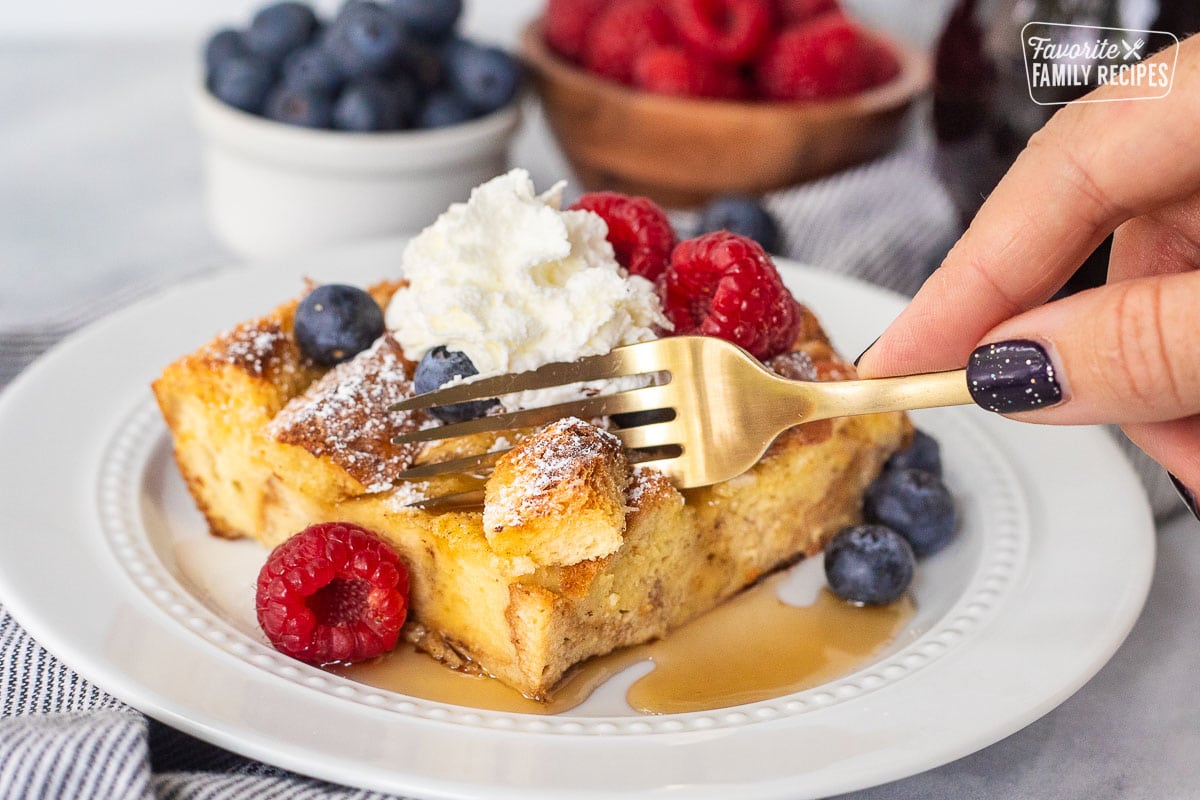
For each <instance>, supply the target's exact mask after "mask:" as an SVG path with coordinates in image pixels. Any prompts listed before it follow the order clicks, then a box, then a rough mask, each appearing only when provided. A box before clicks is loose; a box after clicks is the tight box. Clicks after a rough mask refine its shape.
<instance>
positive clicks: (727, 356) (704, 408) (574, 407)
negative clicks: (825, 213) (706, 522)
mask: <svg viewBox="0 0 1200 800" xmlns="http://www.w3.org/2000/svg"><path fill="white" fill-rule="evenodd" d="M632 376H644V377H643V380H644V381H645V380H651V381H653V385H649V386H642V387H640V388H634V389H628V390H625V391H619V392H615V393H612V394H604V395H598V396H595V397H586V398H583V399H580V400H574V401H571V402H567V403H558V404H555V405H550V406H543V407H539V408H529V409H523V410H520V411H515V412H511V413H504V414H496V415H492V416H485V417H480V418H478V419H473V420H469V421H467V422H458V423H453V424H449V425H441V426H437V427H432V428H427V429H424V430H417V431H413V432H411V433H407V434H404V435H402V436H398V437H396V438H395V439H394V440H393V442H395V443H397V444H402V443H407V442H422V441H435V440H440V439H448V438H451V437H457V436H466V435H468V434H474V433H482V432H485V431H503V430H508V429H514V428H528V427H532V426H536V425H542V424H545V423H549V422H554V421H555V420H558V419H562V418H563V417H579V418H582V419H591V418H595V417H602V416H608V415H612V414H626V413H631V412H637V411H655V410H662V409H671V410H672V411H673V412H674V417H673V418H672V419H669V420H667V421H659V422H652V423H650V424H645V425H638V426H635V427H628V428H618V429H616V430H614V431H613V433H614V434H615V435H616V436H618V437H619V438H620V439H621V441H622V442H623V443H624V445H625V447H626V449H627V450H629V451H631V453H630V455H631V460H632V461H636V462H639V463H642V464H644V465H645V466H649V467H653V468H655V469H658V470H660V471H662V472H663V473H665V474H666V475H667V477H668V478H670V479H671V481H672V482H673V483H674V484H675V486H677V487H678V488H680V489H687V488H692V487H697V486H708V485H710V484H713V483H719V482H720V481H725V480H729V479H730V478H734V477H736V476H738V475H740V474H742V473H743V472H745V471H746V470H747V469H749V468H750V467H751V466H753V465H754V464H755V462H757V461H758V460H759V458H761V457H762V455H763V453H765V452H766V450H767V447H768V446H769V445H770V444H771V442H772V440H774V439H775V437H776V436H778V435H779V434H780V433H782V432H783V431H784V430H786V429H787V428H790V427H792V426H794V425H799V424H801V423H804V422H815V421H817V420H823V419H830V418H832V417H844V416H853V415H857V414H874V413H879V412H884V411H907V410H909V409H917V408H934V407H939V406H952V405H965V404H968V403H971V402H972V400H971V394H970V392H969V391H968V389H967V378H966V370H961V369H959V370H951V371H948V372H933V373H927V374H923V375H908V376H904V377H897V378H880V379H875V380H853V381H827V382H816V381H795V380H788V379H786V378H781V377H779V376H778V375H776V374H774V373H773V372H771V371H769V370H768V369H767V368H766V367H764V366H763V365H762V363H761V362H759V361H758V359H756V358H754V357H753V356H751V355H750V354H749V353H747V352H746V351H745V350H743V349H741V348H740V347H738V346H737V345H733V344H730V343H728V342H726V341H724V340H722V339H716V338H713V337H710V336H672V337H667V338H664V339H656V340H653V341H649V342H642V343H641V344H634V345H628V346H626V347H618V348H616V349H615V350H613V351H611V352H609V353H606V354H604V355H598V356H589V357H586V358H583V359H580V360H578V361H573V362H569V363H556V364H547V365H546V366H544V367H541V368H539V369H536V370H532V371H530V372H524V373H519V374H510V375H498V376H495V377H490V378H482V379H480V380H475V381H468V382H463V383H458V384H456V385H454V386H451V387H448V388H444V389H438V390H435V391H432V392H427V393H425V394H420V395H415V396H413V397H411V398H408V399H406V400H404V401H402V402H400V403H398V404H396V405H394V406H392V409H391V410H393V411H411V410H414V409H420V408H430V407H432V406H440V405H450V404H454V403H461V402H466V401H471V400H483V399H488V398H492V397H499V396H502V395H505V394H511V393H515V392H524V391H529V390H533V389H546V388H550V387H554V386H564V385H567V384H574V383H582V382H591V381H597V380H608V379H613V378H627V377H632ZM662 416H670V414H669V413H667V414H664V415H662ZM663 448H668V449H669V452H668V453H667V454H664V453H663ZM503 452H506V451H496V452H490V453H485V454H481V455H478V456H470V457H467V458H457V459H453V460H450V461H443V462H438V463H433V464H424V465H421V466H417V467H413V468H411V469H408V470H406V471H404V472H402V473H401V474H400V475H399V478H401V479H403V480H427V479H429V478H434V477H437V476H441V475H449V474H471V475H474V476H475V477H476V479H477V485H476V486H475V487H474V489H472V490H468V491H466V492H461V493H458V494H455V495H450V496H445V495H444V496H442V497H434V498H429V499H427V500H424V501H421V502H420V503H419V504H417V505H421V506H423V507H425V508H449V507H456V506H463V505H472V504H477V503H478V502H479V497H481V494H480V493H479V492H478V489H479V487H481V486H482V482H483V479H484V477H485V476H486V474H487V472H488V471H489V470H490V468H491V466H492V465H493V464H494V463H495V462H496V460H497V459H498V458H499V457H500V456H501V455H502V454H503Z"/></svg>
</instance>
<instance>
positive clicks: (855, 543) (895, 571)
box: [825, 525, 916, 606]
mask: <svg viewBox="0 0 1200 800" xmlns="http://www.w3.org/2000/svg"><path fill="white" fill-rule="evenodd" d="M915 571H916V557H915V556H914V555H913V551H912V548H911V547H910V546H909V544H908V542H907V541H905V539H904V537H903V536H901V535H900V534H898V533H896V532H895V531H894V530H892V529H891V528H888V527H886V526H884V525H854V526H851V527H849V528H843V529H842V530H840V531H838V532H837V534H836V535H835V536H834V537H833V539H831V540H830V542H829V545H828V546H827V547H826V548H825V579H826V580H827V581H828V582H829V588H830V590H831V591H832V592H833V593H834V594H836V595H837V596H838V597H840V598H842V599H843V600H849V601H850V602H852V603H860V604H862V605H866V606H882V605H886V604H887V603H890V602H892V601H893V600H896V599H898V598H899V597H900V595H902V594H904V592H905V591H906V590H907V589H908V587H909V584H911V583H912V578H913V572H915Z"/></svg>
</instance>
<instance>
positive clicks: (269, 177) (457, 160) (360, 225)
mask: <svg viewBox="0 0 1200 800" xmlns="http://www.w3.org/2000/svg"><path fill="white" fill-rule="evenodd" d="M193 105H194V107H195V111H196V115H197V118H198V121H199V125H200V130H201V133H202V135H203V137H204V144H205V173H206V175H205V178H206V184H207V186H206V189H207V205H208V213H209V218H210V221H211V223H212V226H213V230H214V232H215V233H216V235H217V237H218V238H219V239H221V241H222V242H224V243H225V244H226V245H227V246H229V247H230V248H231V249H233V250H234V251H236V252H237V253H238V254H240V255H242V256H244V257H246V258H262V257H272V256H284V255H289V254H292V253H297V252H300V251H302V250H305V249H307V248H309V247H311V246H314V245H323V244H328V243H331V242H337V241H344V240H349V239H356V238H362V237H369V236H382V235H388V234H404V233H415V232H417V231H419V230H421V229H422V228H424V227H425V226H426V225H428V224H429V223H431V222H433V221H434V220H435V219H436V218H437V215H438V214H440V213H441V212H442V211H444V210H445V209H446V207H447V206H448V205H450V204H451V203H454V202H458V201H462V200H466V199H467V196H468V195H469V194H470V191H471V189H472V188H473V187H475V186H477V185H479V184H481V183H483V182H484V181H486V180H488V179H489V178H493V177H495V176H496V175H499V174H501V173H502V172H504V171H505V170H506V168H507V164H508V150H509V145H510V143H511V141H512V138H513V135H514V134H515V133H516V130H517V127H518V125H519V123H520V111H519V105H520V102H519V100H518V101H514V102H513V103H511V104H510V105H508V106H506V107H505V108H502V109H500V110H499V111H496V112H494V113H492V114H489V115H488V116H486V117H481V118H479V119H476V120H471V121H470V122H466V123H463V124H461V125H455V126H452V127H448V128H439V129H435V130H420V131H396V132H387V133H351V132H343V131H328V130H313V129H309V128H303V127H299V126H295V125H286V124H283V123H280V122H274V121H272V120H268V119H264V118H262V117H257V116H254V115H252V114H247V113H245V112H242V111H239V110H237V109H235V108H232V107H230V106H228V105H226V104H225V103H222V102H221V101H219V100H217V99H216V98H215V97H213V96H212V95H211V94H209V92H208V91H207V90H206V89H205V88H204V87H203V85H199V84H198V85H197V86H196V87H195V89H194V98H193Z"/></svg>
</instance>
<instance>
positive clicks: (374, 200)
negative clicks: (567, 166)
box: [194, 0, 523, 258]
mask: <svg viewBox="0 0 1200 800" xmlns="http://www.w3.org/2000/svg"><path fill="white" fill-rule="evenodd" d="M462 11H463V3H462V0H378V2H375V1H374V0H345V2H344V3H343V4H342V5H341V7H340V8H339V9H338V10H337V12H336V13H335V14H334V15H333V16H332V17H331V18H322V17H321V16H319V15H318V13H317V12H316V11H315V10H314V9H313V8H312V7H311V6H310V5H308V4H307V3H304V2H297V1H296V0H285V1H284V2H276V3H272V4H270V5H267V6H265V7H263V8H261V9H259V10H258V11H257V13H255V14H254V15H253V17H252V18H251V19H250V20H249V23H248V24H247V25H245V26H243V27H238V28H232V27H230V28H224V29H221V30H219V31H216V32H214V33H213V34H212V35H211V36H209V37H208V39H207V41H206V42H205V45H204V77H203V81H197V84H196V87H195V92H194V107H195V112H196V117H197V120H198V123H199V127H200V130H201V134H202V136H203V139H204V145H205V177H206V194H207V205H208V211H209V216H210V219H211V222H212V225H213V229H214V232H215V233H216V235H217V236H218V238H220V239H221V240H222V241H223V242H224V243H225V244H226V245H228V246H229V247H230V248H231V249H233V250H234V251H236V252H237V253H239V254H240V255H243V256H246V257H251V258H259V257H271V256H282V255H287V254H289V253H293V252H297V251H299V250H302V249H304V248H308V247H311V246H314V245H320V244H325V243H332V242H337V241H344V240H348V239H354V238H360V237H368V236H381V235H388V234H403V233H411V232H415V231H417V230H420V229H421V228H423V227H424V226H426V225H427V224H429V223H430V222H432V221H433V220H434V219H435V218H436V217H437V215H438V214H439V213H440V212H441V211H443V210H445V208H446V207H447V206H448V205H450V204H451V203H453V202H456V201H461V200H464V199H466V197H467V195H468V193H469V192H470V190H471V188H472V187H474V186H476V185H478V184H480V183H483V182H484V181H485V180H487V179H489V178H491V177H493V176H495V175H498V174H500V173H502V172H504V171H505V169H506V168H507V162H508V151H509V146H510V144H511V142H512V138H513V136H514V134H515V133H516V130H517V127H518V125H519V123H520V110H519V104H520V95H521V90H522V85H523V74H522V70H521V66H520V62H519V61H518V60H517V59H516V58H515V57H514V56H512V55H511V54H510V53H508V52H507V51H505V50H503V49H501V48H499V47H495V46H490V45H488V44H485V43H482V42H478V41H474V40H471V39H469V38H467V37H464V36H462V35H460V34H459V33H458V22H459V18H460V17H461V15H462Z"/></svg>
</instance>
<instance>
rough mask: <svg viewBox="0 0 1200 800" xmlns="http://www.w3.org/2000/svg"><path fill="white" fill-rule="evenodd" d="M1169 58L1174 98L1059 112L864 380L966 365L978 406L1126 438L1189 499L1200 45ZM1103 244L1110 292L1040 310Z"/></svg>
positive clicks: (1107, 96)
mask: <svg viewBox="0 0 1200 800" xmlns="http://www.w3.org/2000/svg"><path fill="white" fill-rule="evenodd" d="M1176 52H1177V54H1178V61H1177V64H1176V67H1175V77H1174V86H1173V88H1172V90H1171V92H1170V94H1169V95H1167V97H1165V98H1163V99H1159V100H1132V99H1123V98H1126V97H1133V96H1135V95H1136V92H1137V91H1138V90H1137V89H1136V87H1120V86H1111V85H1110V86H1104V87H1101V88H1100V89H1097V90H1096V91H1095V92H1093V93H1092V94H1091V95H1089V96H1088V98H1087V99H1089V100H1106V101H1108V102H1092V103H1075V104H1072V105H1068V106H1066V107H1064V108H1063V109H1061V110H1060V111H1059V112H1058V113H1057V114H1055V116H1054V117H1053V118H1052V119H1051V120H1050V122H1049V123H1048V124H1047V125H1046V126H1045V127H1044V128H1043V129H1042V130H1041V131H1039V132H1038V133H1037V134H1035V135H1034V136H1033V137H1032V138H1031V139H1030V141H1029V144H1028V146H1027V147H1026V149H1025V151H1024V152H1022V154H1021V155H1020V157H1019V158H1018V159H1017V161H1016V163H1015V164H1014V165H1013V166H1012V168H1011V169H1010V170H1009V172H1008V174H1007V175H1006V176H1005V177H1004V179H1003V180H1002V181H1001V182H1000V183H999V185H998V186H997V187H996V189H995V190H994V191H993V192H992V194H991V195H990V196H989V197H988V199H987V201H986V202H985V203H984V205H983V207H982V208H981V209H980V211H979V213H978V215H977V216H976V217H975V220H974V221H973V222H972V223H971V226H970V228H969V229H968V230H967V232H966V233H965V234H964V235H963V237H962V238H961V239H960V240H959V241H958V243H957V244H956V245H955V246H954V248H953V249H952V250H951V251H950V253H949V254H948V255H947V256H946V259H945V261H944V263H943V264H942V266H941V268H940V269H938V270H937V271H936V272H935V273H934V274H933V275H932V276H931V277H930V278H929V280H928V281H927V282H926V284H925V286H924V287H922V289H921V291H920V292H918V294H917V295H916V297H915V298H914V299H913V301H912V303H911V304H910V305H909V306H908V307H907V308H906V309H905V310H904V312H903V313H902V314H901V315H900V316H899V317H898V318H897V319H896V321H895V322H893V323H892V325H891V326H890V327H889V328H888V329H887V330H886V331H885V332H884V334H883V335H882V336H881V337H880V338H879V340H878V341H877V342H876V343H875V344H874V345H873V346H872V347H870V348H869V349H868V350H867V352H866V353H864V354H863V356H862V357H861V358H860V360H859V365H858V366H859V374H860V375H862V377H864V378H868V377H880V376H885V375H898V374H906V373H915V372H929V371H935V370H944V369H952V368H955V367H961V366H962V365H963V364H968V377H969V380H971V381H972V384H973V385H972V393H973V395H974V396H975V399H976V402H978V403H979V404H980V405H982V406H984V407H985V408H989V409H990V410H993V411H998V412H1000V413H1004V414H1009V413H1011V414H1014V415H1015V416H1014V418H1016V419H1020V420H1022V421H1029V422H1038V423H1053V424H1090V423H1116V424H1119V425H1120V426H1121V427H1122V429H1123V430H1124V431H1125V433H1126V434H1127V435H1128V436H1129V438H1130V439H1132V440H1133V441H1134V442H1135V443H1136V444H1137V445H1138V446H1139V447H1141V448H1142V449H1143V450H1145V451H1146V452H1147V453H1148V454H1149V455H1150V456H1151V457H1152V458H1154V459H1155V460H1156V461H1158V462H1159V463H1160V464H1162V465H1163V466H1165V467H1166V468H1167V470H1168V471H1170V472H1171V473H1173V474H1174V475H1176V476H1178V479H1179V480H1181V481H1182V483H1183V484H1185V485H1186V486H1187V487H1193V488H1192V491H1193V498H1194V497H1195V494H1194V492H1195V491H1196V489H1200V147H1198V146H1197V138H1196V137H1197V131H1200V36H1196V37H1192V38H1191V39H1188V40H1185V41H1184V42H1182V43H1181V44H1180V45H1178V46H1177V47H1175V48H1170V49H1168V50H1166V51H1163V52H1162V53H1159V54H1158V55H1156V56H1155V57H1154V59H1153V60H1155V61H1164V60H1165V61H1167V63H1170V62H1171V60H1173V59H1174V58H1175V56H1176ZM1114 232H1115V233H1114ZM1110 233H1113V234H1114V238H1113V247H1112V256H1111V259H1110V262H1109V272H1108V282H1107V285H1105V286H1102V287H1099V288H1096V289H1092V290H1088V291H1085V292H1081V293H1079V294H1076V295H1073V296H1070V297H1067V298H1064V299H1060V300H1055V301H1054V302H1047V301H1048V300H1050V298H1051V297H1053V295H1054V294H1055V293H1056V292H1057V291H1058V289H1059V288H1061V287H1062V285H1063V284H1064V283H1065V282H1066V280H1067V279H1068V278H1069V277H1070V276H1071V275H1072V274H1073V273H1074V271H1075V270H1076V268H1077V267H1078V266H1079V265H1080V264H1081V263H1082V262H1083V261H1084V259H1085V258H1086V257H1087V256H1088V254H1090V253H1091V252H1092V250H1094V249H1095V248H1096V246H1097V245H1099V244H1100V243H1101V242H1102V241H1103V240H1104V239H1105V237H1107V236H1108V235H1109V234H1110ZM1005 359H1007V361H1006V360H1005ZM1031 381H1032V382H1033V383H1031ZM1194 510H1195V504H1194V501H1193V511H1194Z"/></svg>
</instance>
